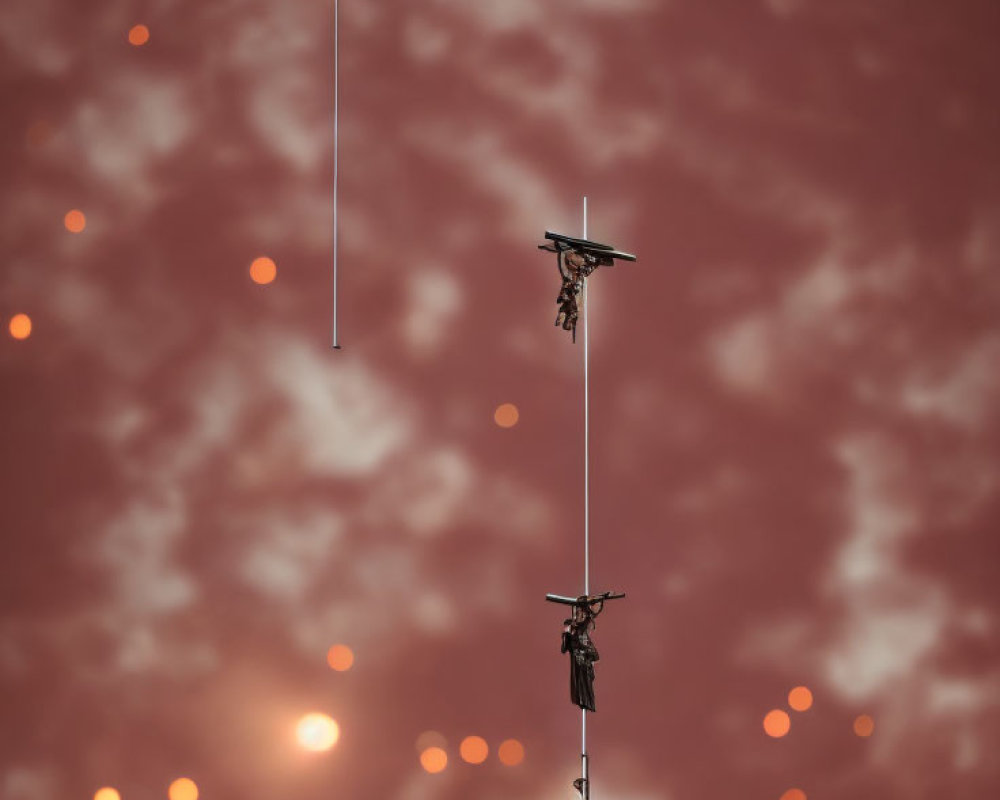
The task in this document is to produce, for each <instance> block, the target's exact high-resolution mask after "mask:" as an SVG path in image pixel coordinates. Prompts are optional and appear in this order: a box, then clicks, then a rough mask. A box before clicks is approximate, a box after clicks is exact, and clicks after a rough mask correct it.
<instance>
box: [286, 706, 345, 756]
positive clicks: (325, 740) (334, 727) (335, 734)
mask: <svg viewBox="0 0 1000 800" xmlns="http://www.w3.org/2000/svg"><path fill="white" fill-rule="evenodd" d="M295 738H297V739H298V740H299V744H300V745H302V746H303V747H304V748H305V749H306V750H311V751H312V752H314V753H320V752H323V751H324V750H329V749H330V748H331V747H333V746H334V745H335V744H336V743H337V740H338V739H339V738H340V726H339V725H338V724H337V723H336V721H335V720H334V719H333V718H332V717H328V716H327V715H326V714H320V713H319V712H313V713H311V714H306V715H305V716H304V717H302V719H300V720H299V724H298V725H296V726H295Z"/></svg>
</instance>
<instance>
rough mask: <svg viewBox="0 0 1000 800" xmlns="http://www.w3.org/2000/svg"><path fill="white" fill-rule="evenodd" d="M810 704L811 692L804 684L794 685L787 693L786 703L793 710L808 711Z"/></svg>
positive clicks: (811, 699)
mask: <svg viewBox="0 0 1000 800" xmlns="http://www.w3.org/2000/svg"><path fill="white" fill-rule="evenodd" d="M812 704H813V695H812V692H811V691H809V689H808V688H807V687H805V686H796V687H795V688H794V689H792V691H790V692H789V693H788V705H789V707H790V708H792V709H794V710H795V711H808V710H809V709H810V708H812Z"/></svg>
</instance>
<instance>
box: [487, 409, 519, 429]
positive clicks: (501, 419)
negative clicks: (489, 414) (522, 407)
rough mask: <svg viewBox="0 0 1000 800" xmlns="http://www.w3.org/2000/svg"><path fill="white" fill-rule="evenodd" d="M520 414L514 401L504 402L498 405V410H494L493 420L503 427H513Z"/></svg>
mask: <svg viewBox="0 0 1000 800" xmlns="http://www.w3.org/2000/svg"><path fill="white" fill-rule="evenodd" d="M520 416H521V415H520V412H518V410H517V406H515V405H514V404H513V403H504V404H502V405H499V406H497V410H496V411H494V412H493V421H494V422H496V424H497V425H499V426H500V427H501V428H513V427H514V426H515V425H517V420H518V418H519V417H520Z"/></svg>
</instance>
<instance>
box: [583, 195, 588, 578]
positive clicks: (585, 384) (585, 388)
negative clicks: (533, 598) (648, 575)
mask: <svg viewBox="0 0 1000 800" xmlns="http://www.w3.org/2000/svg"><path fill="white" fill-rule="evenodd" d="M583 238H584V239H586V238H587V198H586V196H584V198H583ZM582 299H583V593H584V594H590V322H589V320H588V317H589V306H588V303H587V279H586V278H584V280H583V293H582Z"/></svg>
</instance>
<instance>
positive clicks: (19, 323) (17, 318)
mask: <svg viewBox="0 0 1000 800" xmlns="http://www.w3.org/2000/svg"><path fill="white" fill-rule="evenodd" d="M7 330H9V331H10V335H11V336H13V337H14V338H15V339H27V338H28V337H29V336H31V317H29V316H28V315H27V314H15V315H14V316H13V317H11V318H10V324H9V325H8V326H7Z"/></svg>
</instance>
